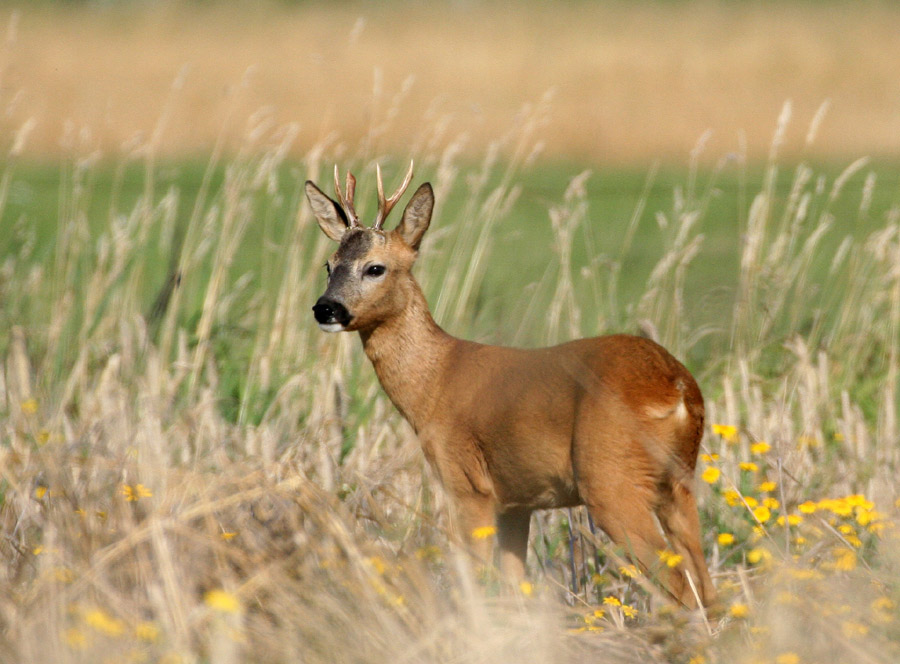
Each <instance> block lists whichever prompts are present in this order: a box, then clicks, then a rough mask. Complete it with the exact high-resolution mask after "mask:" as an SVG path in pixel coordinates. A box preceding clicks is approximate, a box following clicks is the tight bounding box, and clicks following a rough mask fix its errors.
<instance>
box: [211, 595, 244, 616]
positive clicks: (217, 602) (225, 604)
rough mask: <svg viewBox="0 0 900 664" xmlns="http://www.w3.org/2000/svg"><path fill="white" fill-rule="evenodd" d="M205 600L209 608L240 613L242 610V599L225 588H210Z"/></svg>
mask: <svg viewBox="0 0 900 664" xmlns="http://www.w3.org/2000/svg"><path fill="white" fill-rule="evenodd" d="M203 601H204V602H206V605H207V606H208V607H209V608H211V609H215V610H216V611H220V612H222V613H238V612H240V610H241V603H240V600H238V598H237V597H235V596H234V595H232V594H231V593H229V592H227V591H225V590H210V591H209V592H207V593H206V595H204V597H203Z"/></svg>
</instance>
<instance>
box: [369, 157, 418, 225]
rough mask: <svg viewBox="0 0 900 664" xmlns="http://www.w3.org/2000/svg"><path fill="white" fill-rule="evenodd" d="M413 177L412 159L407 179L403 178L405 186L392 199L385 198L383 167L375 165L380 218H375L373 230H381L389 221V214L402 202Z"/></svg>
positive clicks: (401, 186) (402, 185)
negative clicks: (386, 221)
mask: <svg viewBox="0 0 900 664" xmlns="http://www.w3.org/2000/svg"><path fill="white" fill-rule="evenodd" d="M412 176H413V162H412V160H411V159H410V161H409V170H408V171H407V172H406V177H405V178H403V184H401V185H400V188H399V189H397V191H395V192H394V194H393V195H392V196H391V197H390V198H385V197H384V185H383V184H382V182H381V166H379V165H378V164H376V165H375V182H376V183H377V185H378V216H377V217H375V225H374V226H373V227H372V228H375V229H376V230H380V229H381V227H382V226H383V225H384V222H385V220H386V219H387V216H388V214H390V212H391V210H392V209H393V208H394V206H395V205H396V204H397V201H399V200H400V197H401V196H402V195H403V192H404V191H406V188H407V187H408V186H409V183H410V182H411V181H412Z"/></svg>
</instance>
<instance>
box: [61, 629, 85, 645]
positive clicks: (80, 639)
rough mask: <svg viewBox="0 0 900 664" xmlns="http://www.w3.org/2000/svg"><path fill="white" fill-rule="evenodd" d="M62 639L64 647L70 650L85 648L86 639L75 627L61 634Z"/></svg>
mask: <svg viewBox="0 0 900 664" xmlns="http://www.w3.org/2000/svg"><path fill="white" fill-rule="evenodd" d="M63 639H64V640H65V642H66V645H67V646H69V647H70V648H71V649H72V650H82V649H83V648H85V647H86V646H87V638H86V637H85V635H84V632H82V631H81V630H80V629H76V628H75V627H70V628H69V629H67V630H66V631H65V632H63Z"/></svg>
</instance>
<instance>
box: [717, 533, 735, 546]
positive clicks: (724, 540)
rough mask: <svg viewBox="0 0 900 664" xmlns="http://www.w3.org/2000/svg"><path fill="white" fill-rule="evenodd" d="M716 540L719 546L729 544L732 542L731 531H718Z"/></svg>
mask: <svg viewBox="0 0 900 664" xmlns="http://www.w3.org/2000/svg"><path fill="white" fill-rule="evenodd" d="M716 540H717V541H718V542H719V546H731V545H732V544H734V535H732V534H731V533H719V536H718V537H717V538H716Z"/></svg>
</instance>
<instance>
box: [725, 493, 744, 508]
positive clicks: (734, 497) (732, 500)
mask: <svg viewBox="0 0 900 664" xmlns="http://www.w3.org/2000/svg"><path fill="white" fill-rule="evenodd" d="M722 497H723V498H724V499H725V502H726V503H728V504H729V505H730V506H731V507H734V506H735V505H738V504H740V502H741V494H739V493H738V492H737V491H735V490H734V489H728V490H727V491H723V492H722Z"/></svg>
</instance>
